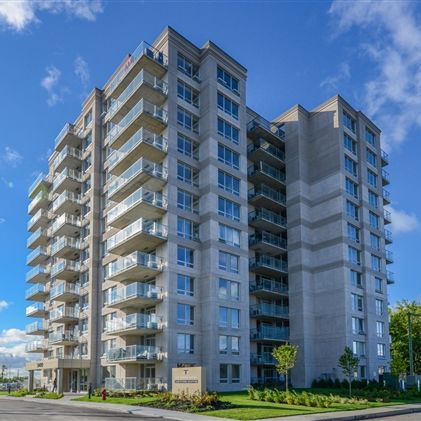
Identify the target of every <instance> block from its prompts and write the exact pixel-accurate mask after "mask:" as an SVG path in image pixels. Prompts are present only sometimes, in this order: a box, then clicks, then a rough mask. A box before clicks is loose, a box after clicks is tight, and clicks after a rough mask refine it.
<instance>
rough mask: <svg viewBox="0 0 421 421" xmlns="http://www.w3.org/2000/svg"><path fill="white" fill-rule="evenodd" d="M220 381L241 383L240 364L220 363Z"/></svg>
mask: <svg viewBox="0 0 421 421" xmlns="http://www.w3.org/2000/svg"><path fill="white" fill-rule="evenodd" d="M219 383H225V384H228V383H231V384H235V383H240V364H220V365H219Z"/></svg>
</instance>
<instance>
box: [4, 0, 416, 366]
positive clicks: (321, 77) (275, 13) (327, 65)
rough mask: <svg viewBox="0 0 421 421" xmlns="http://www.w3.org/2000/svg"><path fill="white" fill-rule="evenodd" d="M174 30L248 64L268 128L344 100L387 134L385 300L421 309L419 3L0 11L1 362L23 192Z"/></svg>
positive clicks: (9, 326) (17, 342)
mask: <svg viewBox="0 0 421 421" xmlns="http://www.w3.org/2000/svg"><path fill="white" fill-rule="evenodd" d="M167 25H170V26H172V27H173V28H174V29H176V30H177V31H178V32H180V33H181V34H182V35H184V36H185V37H187V38H188V39H190V40H191V41H192V42H193V43H195V44H196V45H198V46H202V45H203V44H204V43H205V42H206V41H207V40H209V39H210V40H212V41H213V42H215V43H216V44H217V45H219V46H220V47H221V48H222V49H224V50H226V51H227V52H228V53H229V54H230V55H232V56H233V57H234V58H235V59H236V60H237V61H239V62H240V63H241V64H243V65H244V66H245V67H246V68H247V69H248V83H247V103H248V105H249V106H250V107H251V108H252V109H254V110H256V111H257V112H259V113H260V114H262V115H264V116H266V117H267V118H268V119H271V118H273V117H275V116H277V115H279V114H280V113H281V112H283V111H285V110H287V109H288V108H290V107H291V106H293V105H295V104H296V103H299V104H301V105H302V106H304V107H305V108H307V109H312V108H314V107H316V106H317V105H318V104H319V103H321V102H323V101H325V100H326V99H328V98H329V97H331V96H333V95H335V94H337V93H340V94H341V95H342V96H343V97H344V98H345V99H347V100H348V102H350V103H351V104H352V105H353V106H354V107H355V108H357V109H361V110H362V111H364V113H365V114H367V115H368V116H369V117H370V118H372V119H373V120H374V122H375V123H376V124H377V125H378V126H380V127H381V128H382V131H383V135H382V138H383V148H384V149H385V150H387V152H388V153H389V155H390V163H391V164H390V165H389V167H388V168H387V171H388V172H389V173H390V178H391V180H392V184H391V185H390V186H388V187H387V189H388V190H390V192H391V195H392V204H391V206H390V208H391V209H390V210H391V211H392V218H393V225H392V230H393V234H394V243H393V245H392V246H391V247H390V249H391V250H392V251H393V252H394V257H395V264H394V265H393V266H392V267H391V268H390V269H391V270H392V271H393V272H395V278H396V283H395V284H394V285H392V286H391V287H390V288H389V294H390V297H389V301H390V304H391V305H393V304H394V303H396V302H397V301H398V300H402V299H411V300H413V299H421V290H420V284H421V279H420V275H419V273H420V270H419V266H418V263H420V261H418V259H420V258H421V247H420V243H421V223H420V221H421V210H420V209H421V194H420V193H421V190H420V187H419V180H420V179H421V178H420V174H419V171H420V163H421V158H420V157H421V143H420V136H421V3H417V2H405V1H402V0H400V1H396V2H395V1H381V0H377V1H363V0H360V1H358V2H353V1H337V0H335V1H328V0H323V1H276V0H272V1H264V0H260V1H200V0H197V1H165V2H164V1H153V0H150V1H148V0H146V1H135V0H132V1H101V0H91V1H87V0H64V1H55V0H48V1H47V0H38V1H35V0H33V1H31V0H22V1H20V0H6V1H5V0H0V98H1V103H0V126H1V128H2V130H1V131H0V204H1V206H0V240H1V241H0V267H1V272H0V364H4V363H5V364H7V365H9V366H10V367H14V368H18V367H19V368H21V367H23V364H24V360H25V354H24V345H25V341H27V338H26V337H25V335H24V327H25V325H26V324H27V323H29V322H30V320H28V319H26V318H25V307H26V306H27V305H28V303H26V302H25V300H24V295H25V290H26V289H27V288H28V287H29V286H30V285H27V284H25V274H26V272H27V270H28V267H26V266H25V261H26V256H27V254H28V250H27V249H26V240H27V238H28V233H27V231H26V224H27V221H28V219H29V217H28V215H27V206H28V203H29V201H28V197H27V191H28V187H29V185H30V184H31V181H33V180H34V177H35V176H36V175H37V174H39V173H40V172H41V171H45V170H46V169H47V159H48V155H49V153H50V152H51V149H52V147H53V144H54V139H55V137H56V135H57V134H58V133H59V131H60V130H61V128H62V127H63V126H64V124H65V123H66V122H67V121H73V119H74V118H75V117H76V116H77V115H78V114H79V111H80V105H81V101H82V100H83V98H84V97H85V96H86V94H87V93H89V92H90V90H91V89H92V88H93V87H94V86H97V87H101V86H103V84H104V83H105V82H106V80H107V78H108V77H109V76H110V75H111V73H112V72H113V71H114V70H115V68H116V67H117V66H118V64H119V63H120V62H121V60H122V59H123V58H124V56H125V55H126V54H127V53H129V52H131V51H133V50H134V49H135V48H136V46H137V45H138V44H139V43H140V42H141V41H142V40H145V41H149V42H152V41H153V40H154V39H155V38H156V37H157V35H158V34H159V33H160V32H161V31H162V29H163V28H164V27H165V26H167Z"/></svg>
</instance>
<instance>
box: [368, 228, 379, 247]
mask: <svg viewBox="0 0 421 421" xmlns="http://www.w3.org/2000/svg"><path fill="white" fill-rule="evenodd" d="M370 245H371V247H372V248H373V249H375V250H380V237H379V236H378V235H376V234H373V233H372V232H370Z"/></svg>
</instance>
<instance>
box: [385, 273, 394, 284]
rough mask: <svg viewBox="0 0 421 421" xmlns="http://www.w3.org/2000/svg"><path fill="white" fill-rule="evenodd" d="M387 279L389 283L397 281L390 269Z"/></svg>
mask: <svg viewBox="0 0 421 421" xmlns="http://www.w3.org/2000/svg"><path fill="white" fill-rule="evenodd" d="M386 281H387V284H388V285H391V284H394V283H395V274H394V273H393V272H391V271H390V270H387V271H386Z"/></svg>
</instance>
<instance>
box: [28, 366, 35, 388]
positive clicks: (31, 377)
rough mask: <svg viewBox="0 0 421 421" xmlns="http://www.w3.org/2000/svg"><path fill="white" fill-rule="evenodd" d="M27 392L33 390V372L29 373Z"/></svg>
mask: <svg viewBox="0 0 421 421" xmlns="http://www.w3.org/2000/svg"><path fill="white" fill-rule="evenodd" d="M28 390H29V391H30V392H33V390H34V370H30V371H29V378H28Z"/></svg>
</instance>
